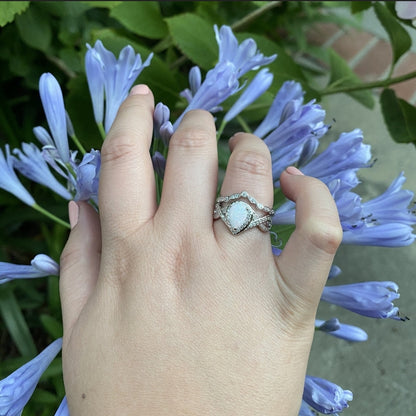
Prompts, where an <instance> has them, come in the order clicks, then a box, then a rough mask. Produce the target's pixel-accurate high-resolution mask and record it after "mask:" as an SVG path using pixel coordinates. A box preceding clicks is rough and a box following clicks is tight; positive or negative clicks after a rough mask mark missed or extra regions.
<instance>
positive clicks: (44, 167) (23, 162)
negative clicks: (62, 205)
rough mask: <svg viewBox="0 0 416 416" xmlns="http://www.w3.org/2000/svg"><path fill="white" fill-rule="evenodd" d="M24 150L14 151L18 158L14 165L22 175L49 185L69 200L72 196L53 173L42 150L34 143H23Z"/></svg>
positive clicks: (15, 159)
mask: <svg viewBox="0 0 416 416" xmlns="http://www.w3.org/2000/svg"><path fill="white" fill-rule="evenodd" d="M22 150H23V151H22ZM22 150H20V149H14V150H13V153H14V154H15V155H17V158H14V161H13V165H14V167H15V168H16V169H17V170H18V171H19V172H20V173H21V174H22V175H24V176H26V177H27V178H29V179H31V180H32V181H34V182H37V183H40V184H42V185H44V186H46V187H48V188H49V189H51V190H52V191H54V192H56V193H57V194H58V195H60V196H61V197H62V198H65V199H67V200H69V199H71V198H72V195H71V193H70V192H69V191H68V189H67V188H65V187H64V186H63V185H62V184H61V183H60V182H58V181H57V179H56V178H55V176H53V175H52V172H51V171H50V169H49V166H48V164H47V163H46V161H45V159H44V157H43V155H42V152H41V151H40V150H39V149H38V148H37V147H36V146H35V145H34V144H33V143H23V144H22Z"/></svg>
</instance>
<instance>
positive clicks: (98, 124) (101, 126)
mask: <svg viewBox="0 0 416 416" xmlns="http://www.w3.org/2000/svg"><path fill="white" fill-rule="evenodd" d="M97 126H98V130H99V131H100V134H101V138H102V139H103V141H104V140H105V136H106V134H105V130H104V126H103V123H97Z"/></svg>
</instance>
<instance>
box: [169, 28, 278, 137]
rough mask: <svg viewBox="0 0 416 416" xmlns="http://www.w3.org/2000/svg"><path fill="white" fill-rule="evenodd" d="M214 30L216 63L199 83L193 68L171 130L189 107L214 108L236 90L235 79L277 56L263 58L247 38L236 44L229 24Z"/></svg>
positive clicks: (238, 86)
mask: <svg viewBox="0 0 416 416" xmlns="http://www.w3.org/2000/svg"><path fill="white" fill-rule="evenodd" d="M214 30H215V37H216V40H217V43H218V47H219V60H218V63H217V64H216V65H215V67H214V68H213V69H211V70H210V71H208V73H207V75H206V77H205V80H204V81H203V82H202V83H201V82H200V81H199V80H198V76H199V75H198V73H197V72H198V70H193V71H196V74H194V75H193V77H196V80H195V81H193V85H191V89H190V90H185V92H184V94H185V96H186V98H187V99H188V101H189V105H188V107H186V109H185V111H184V112H183V113H182V114H181V116H180V117H179V118H178V119H177V120H176V121H175V123H174V124H173V127H174V130H176V128H177V127H178V125H179V123H180V122H181V120H182V117H183V116H184V114H185V113H186V112H188V111H190V110H195V109H200V110H207V111H211V112H214V111H217V110H218V109H219V106H220V105H221V103H223V102H224V101H225V100H226V99H227V98H228V97H230V96H231V95H233V94H235V93H236V92H237V91H239V89H240V84H239V78H240V77H241V76H242V75H244V74H245V73H247V72H248V71H250V70H252V69H258V68H259V67H261V66H263V65H267V64H269V63H270V62H272V61H273V60H274V59H276V56H277V55H272V56H269V57H267V56H264V55H263V54H262V53H260V52H259V51H258V50H257V44H256V42H255V41H254V40H253V39H251V38H249V39H246V40H244V41H243V42H242V43H241V44H239V43H238V41H237V38H236V37H235V35H234V34H233V32H232V30H231V28H230V27H229V26H221V28H220V29H219V30H218V27H217V26H216V25H215V26H214ZM198 84H199V88H198ZM194 91H195V92H194Z"/></svg>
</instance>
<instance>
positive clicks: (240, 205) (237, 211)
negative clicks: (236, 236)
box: [227, 201, 251, 232]
mask: <svg viewBox="0 0 416 416" xmlns="http://www.w3.org/2000/svg"><path fill="white" fill-rule="evenodd" d="M250 215H251V214H250V206H249V205H248V204H246V203H245V202H242V201H237V202H233V203H232V204H231V205H230V206H229V207H228V209H227V220H228V222H229V224H230V225H231V227H232V228H233V230H234V231H236V232H238V231H241V230H242V229H243V228H245V227H246V225H247V224H248V222H249V220H250Z"/></svg>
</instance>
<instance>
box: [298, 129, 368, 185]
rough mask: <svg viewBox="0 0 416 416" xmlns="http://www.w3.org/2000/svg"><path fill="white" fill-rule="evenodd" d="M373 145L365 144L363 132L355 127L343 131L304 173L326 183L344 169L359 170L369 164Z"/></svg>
mask: <svg viewBox="0 0 416 416" xmlns="http://www.w3.org/2000/svg"><path fill="white" fill-rule="evenodd" d="M370 159H371V146H370V145H365V144H363V133H362V131H361V130H360V129H355V130H353V131H351V132H349V133H341V135H340V136H339V138H338V140H336V141H335V142H332V143H330V144H329V146H328V147H327V148H326V149H325V150H324V151H323V152H322V153H320V154H319V155H318V156H316V157H314V158H313V159H312V160H310V161H309V163H307V164H306V165H304V166H300V170H301V171H302V173H303V174H305V175H308V176H313V177H315V178H319V179H320V180H321V181H323V182H324V183H329V182H330V181H332V180H333V179H336V178H339V177H340V174H341V173H342V172H344V171H353V172H355V171H357V170H358V169H361V168H365V167H368V166H369V161H370Z"/></svg>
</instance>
